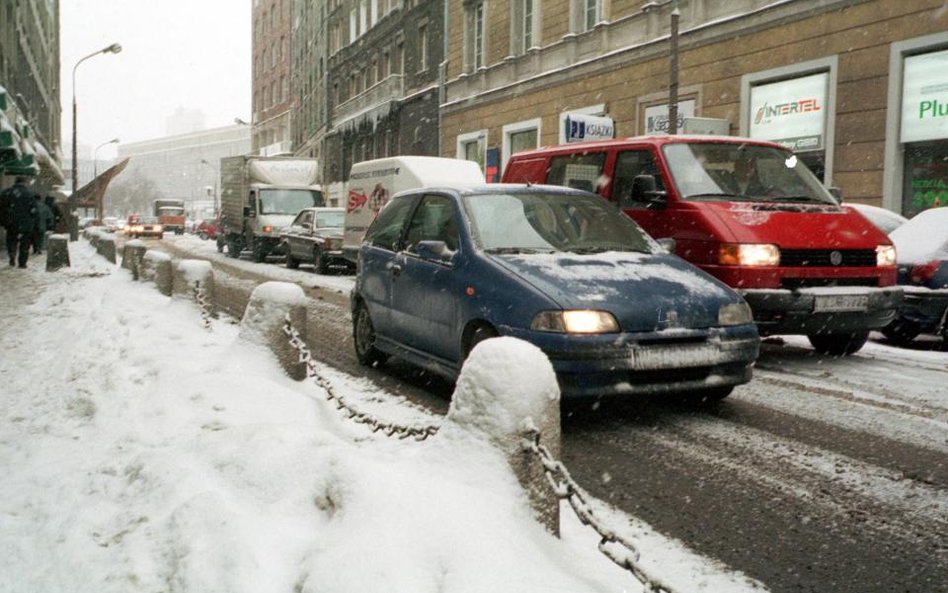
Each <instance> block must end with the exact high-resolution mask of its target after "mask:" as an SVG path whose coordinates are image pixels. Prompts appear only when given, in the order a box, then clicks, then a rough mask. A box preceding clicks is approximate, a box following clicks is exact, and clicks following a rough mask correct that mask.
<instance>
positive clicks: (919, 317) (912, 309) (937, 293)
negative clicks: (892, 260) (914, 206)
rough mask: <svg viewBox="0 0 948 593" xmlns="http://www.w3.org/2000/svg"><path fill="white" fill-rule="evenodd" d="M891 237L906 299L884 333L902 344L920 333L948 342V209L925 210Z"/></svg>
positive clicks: (894, 341)
mask: <svg viewBox="0 0 948 593" xmlns="http://www.w3.org/2000/svg"><path fill="white" fill-rule="evenodd" d="M889 236H890V237H891V239H892V242H893V243H895V250H896V254H897V258H898V267H899V276H898V283H899V284H900V285H901V286H903V287H904V289H905V296H904V298H903V300H902V304H901V305H899V310H898V314H897V315H896V318H895V320H893V321H892V323H890V324H889V325H887V326H886V327H884V328H882V333H883V334H884V335H885V336H886V337H887V338H888V339H889V340H890V341H892V342H893V343H895V344H901V345H906V344H908V343H910V342H912V340H914V339H915V338H916V337H918V335H919V334H934V335H940V336H941V337H942V339H943V340H945V341H948V323H946V318H948V207H945V206H942V207H940V208H929V209H928V210H923V211H922V212H920V213H918V214H916V215H915V216H914V217H912V219H911V220H909V221H908V222H906V223H905V224H903V225H902V226H900V227H899V228H897V229H895V230H894V231H892V234H891V235H889Z"/></svg>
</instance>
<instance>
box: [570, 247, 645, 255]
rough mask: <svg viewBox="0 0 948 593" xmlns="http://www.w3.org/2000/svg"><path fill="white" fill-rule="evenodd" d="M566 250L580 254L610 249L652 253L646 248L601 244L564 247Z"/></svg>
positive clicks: (621, 251) (602, 251) (604, 251)
mask: <svg viewBox="0 0 948 593" xmlns="http://www.w3.org/2000/svg"><path fill="white" fill-rule="evenodd" d="M564 251H566V252H569V253H576V254H578V255H589V254H592V253H606V252H608V251H616V252H620V253H651V252H650V251H647V250H645V249H636V248H633V247H626V246H624V245H620V246H611V247H606V246H599V247H573V248H571V249H564Z"/></svg>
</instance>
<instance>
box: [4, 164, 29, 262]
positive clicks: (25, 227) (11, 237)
mask: <svg viewBox="0 0 948 593" xmlns="http://www.w3.org/2000/svg"><path fill="white" fill-rule="evenodd" d="M0 203H2V204H3V210H4V211H5V212H6V215H5V217H4V218H5V220H6V227H7V253H8V254H9V256H10V265H11V266H13V265H19V267H21V268H25V267H26V262H27V260H28V259H29V258H30V245H31V244H32V242H33V232H34V231H35V230H36V224H37V223H36V219H37V213H36V198H35V197H33V190H31V189H30V187H29V178H28V177H17V178H16V182H15V183H14V184H13V186H11V187H9V188H7V189H5V190H4V191H3V199H2V200H0ZM15 256H18V257H17V258H16V261H15V260H14V258H15Z"/></svg>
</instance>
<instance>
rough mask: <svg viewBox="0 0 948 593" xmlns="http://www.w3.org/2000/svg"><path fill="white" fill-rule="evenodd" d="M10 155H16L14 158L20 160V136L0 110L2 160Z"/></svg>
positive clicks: (0, 153)
mask: <svg viewBox="0 0 948 593" xmlns="http://www.w3.org/2000/svg"><path fill="white" fill-rule="evenodd" d="M8 153H15V155H14V156H13V158H20V155H21V153H20V135H19V134H17V133H16V129H15V128H14V127H13V124H11V123H10V120H8V119H7V115H6V113H4V112H3V111H2V110H0V158H3V156H6V157H8V158H9V156H10V155H9V154H8Z"/></svg>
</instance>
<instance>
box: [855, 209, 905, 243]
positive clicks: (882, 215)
mask: <svg viewBox="0 0 948 593" xmlns="http://www.w3.org/2000/svg"><path fill="white" fill-rule="evenodd" d="M843 206H845V207H847V208H849V209H850V210H855V211H856V212H858V213H860V214H862V215H863V216H865V217H866V220H868V221H869V222H871V223H872V224H873V225H875V227H876V228H877V229H879V230H880V231H882V232H883V233H885V234H887V235H888V234H890V233H891V232H892V231H894V230H895V229H897V228H899V227H900V226H902V225H903V224H905V223H906V222H908V219H907V218H905V217H904V216H902V215H901V214H896V213H895V212H893V211H891V210H889V209H888V208H880V207H878V206H870V205H869V204H859V203H856V202H847V203H845V204H843Z"/></svg>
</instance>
